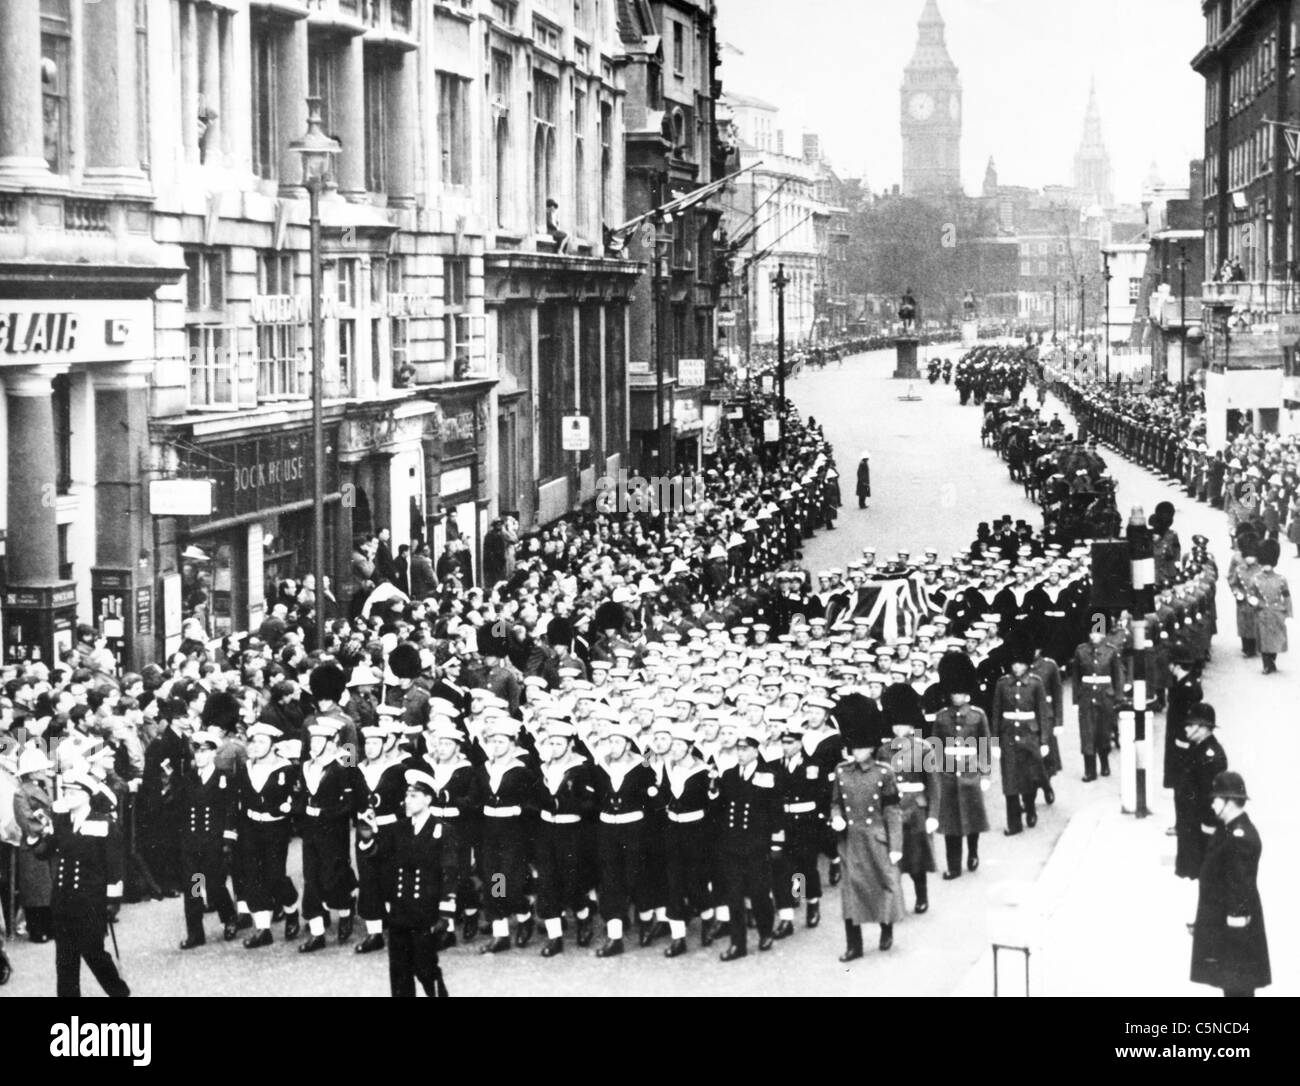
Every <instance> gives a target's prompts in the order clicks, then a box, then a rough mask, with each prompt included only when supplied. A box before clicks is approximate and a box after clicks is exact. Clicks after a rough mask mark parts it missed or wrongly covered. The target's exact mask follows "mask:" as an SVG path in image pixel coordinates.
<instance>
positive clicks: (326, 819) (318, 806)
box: [298, 669, 364, 954]
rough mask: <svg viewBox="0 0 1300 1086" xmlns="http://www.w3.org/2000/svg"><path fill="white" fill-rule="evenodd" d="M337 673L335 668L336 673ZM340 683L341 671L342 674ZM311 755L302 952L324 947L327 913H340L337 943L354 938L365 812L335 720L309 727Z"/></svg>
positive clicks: (305, 804) (305, 779)
mask: <svg viewBox="0 0 1300 1086" xmlns="http://www.w3.org/2000/svg"><path fill="white" fill-rule="evenodd" d="M336 670H337V669H336ZM339 675H340V678H339V681H340V683H341V682H342V673H341V672H340V673H339ZM307 734H308V737H309V739H308V742H309V744H310V746H309V748H308V757H307V758H306V760H305V761H304V762H303V763H302V784H303V789H302V803H301V814H300V818H301V822H300V828H301V832H302V915H303V918H304V919H305V920H306V921H307V927H308V930H309V931H310V932H311V937H310V938H309V939H308V940H307V941H306V942H305V943H303V944H302V946H300V947H299V948H298V952H299V953H300V954H311V953H314V952H315V951H318V950H323V949H324V948H325V921H326V919H327V918H328V915H329V910H331V909H334V910H337V911H338V914H339V931H338V941H339V944H340V945H342V944H343V943H346V942H347V941H348V940H349V939H350V938H351V937H352V891H353V890H355V889H356V886H357V877H356V875H355V874H354V873H353V871H352V863H351V856H350V855H349V853H350V851H351V849H350V848H349V845H350V838H351V829H352V818H353V816H354V815H356V814H357V813H358V812H359V811H360V810H362V809H363V808H362V807H361V806H360V804H361V802H362V801H363V800H364V797H363V796H361V795H359V793H358V792H357V790H356V788H355V781H356V778H355V774H354V771H353V766H352V765H351V764H349V765H344V764H342V762H340V760H339V749H338V743H337V737H338V729H337V726H336V722H335V720H333V719H332V718H330V717H326V716H316V717H314V718H313V719H312V722H311V724H309V725H308V727H307Z"/></svg>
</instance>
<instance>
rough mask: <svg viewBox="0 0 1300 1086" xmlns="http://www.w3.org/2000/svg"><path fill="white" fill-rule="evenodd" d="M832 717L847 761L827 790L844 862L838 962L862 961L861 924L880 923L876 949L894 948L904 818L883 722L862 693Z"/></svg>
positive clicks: (899, 904) (899, 910)
mask: <svg viewBox="0 0 1300 1086" xmlns="http://www.w3.org/2000/svg"><path fill="white" fill-rule="evenodd" d="M836 717H837V719H838V720H839V721H840V728H841V730H842V731H843V733H844V745H845V747H846V748H847V749H848V751H849V759H848V761H845V762H842V763H840V765H839V766H838V767H836V770H835V782H834V784H833V785H832V786H831V828H832V829H834V830H835V832H836V833H838V834H839V835H840V855H841V857H842V858H843V861H844V881H843V884H842V886H841V892H842V894H843V904H844V934H845V941H846V944H847V946H846V949H845V951H844V953H843V954H841V955H840V961H842V962H851V961H856V960H857V959H858V958H861V957H862V953H863V948H862V925H863V924H873V923H874V924H879V925H880V949H881V950H888V949H889V948H890V947H892V946H893V945H894V924H895V922H896V921H899V920H901V919H902V918H903V888H902V886H901V885H900V882H899V873H898V863H899V861H900V860H902V858H903V819H902V814H901V812H900V811H899V807H898V799H899V795H898V783H897V781H896V779H895V777H894V772H893V770H892V769H891V768H890V767H889V765H888V764H886V762H882V761H880V759H879V758H878V757H877V751H883V752H884V754H885V756H886V758H887V757H888V749H887V746H886V745H885V740H886V735H885V725H884V720H883V718H882V716H881V714H880V712H879V710H877V709H876V708H875V707H874V706H872V705H871V704H870V703H868V702H867V701H866V699H865V698H863V697H862V696H861V695H858V694H848V695H845V697H843V698H841V699H840V702H839V705H838V706H837V707H836Z"/></svg>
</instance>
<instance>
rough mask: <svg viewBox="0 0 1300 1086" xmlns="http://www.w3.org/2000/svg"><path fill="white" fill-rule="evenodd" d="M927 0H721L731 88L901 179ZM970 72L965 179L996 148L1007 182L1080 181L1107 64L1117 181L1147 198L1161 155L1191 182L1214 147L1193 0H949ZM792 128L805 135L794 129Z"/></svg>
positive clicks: (1173, 173) (972, 179)
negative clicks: (1091, 100) (903, 93)
mask: <svg viewBox="0 0 1300 1086" xmlns="http://www.w3.org/2000/svg"><path fill="white" fill-rule="evenodd" d="M924 6H925V4H924V0H718V21H719V35H720V37H721V39H722V40H723V41H724V42H727V43H730V44H732V45H734V46H736V47H737V48H738V49H740V50H742V51H743V53H744V55H743V56H737V55H736V54H735V53H733V52H732V51H731V50H728V49H725V48H724V50H723V57H722V60H723V68H722V73H721V75H722V80H723V86H724V88H727V89H731V90H734V91H738V92H741V93H745V94H751V95H754V96H755V97H758V98H763V99H766V100H767V101H769V102H771V103H772V104H773V105H777V106H779V107H781V111H782V120H781V124H782V127H784V128H785V129H786V131H787V136H786V139H787V143H786V149H787V150H788V151H793V152H794V153H796V154H798V153H799V149H800V148H801V146H802V145H801V142H800V137H801V134H802V133H803V132H804V131H817V132H819V133H820V134H821V137H822V143H823V147H824V149H825V152H826V154H827V156H828V157H829V158H830V160H831V162H832V164H833V165H834V166H835V168H836V170H837V172H839V173H841V174H842V175H845V176H854V175H859V176H861V175H863V171H865V176H866V178H867V180H868V181H869V182H870V185H871V187H872V189H873V190H875V191H880V190H882V189H885V188H886V187H888V186H890V185H893V184H895V183H897V182H899V181H900V180H901V172H902V147H901V141H900V136H899V86H900V84H901V82H902V78H903V68H904V67H905V66H906V64H907V62H908V61H909V60H910V59H911V56H912V52H913V50H914V49H915V46H916V38H917V29H916V24H917V20H918V19H919V18H920V15H921V11H922V9H923V7H924ZM939 10H940V12H941V13H942V14H943V17H944V21H945V22H946V23H947V42H948V51H949V53H950V54H951V55H952V58H953V61H954V62H955V63H956V65H957V67H958V69H959V72H960V76H961V83H962V99H963V104H964V113H965V119H964V122H963V125H962V145H961V152H962V179H963V183H964V186H965V189H966V191H967V192H968V193H972V194H973V193H978V192H979V189H980V185H981V184H982V182H983V180H984V168H985V166H986V165H987V163H988V160H989V156H990V155H991V156H993V158H994V159H996V161H997V166H998V177H999V181H1000V182H1001V183H1002V184H1004V185H1027V186H1030V187H1032V188H1041V187H1042V186H1043V185H1048V184H1068V183H1070V182H1071V170H1072V168H1073V162H1074V152H1075V150H1076V149H1077V147H1078V145H1079V141H1080V139H1081V137H1082V135H1083V118H1084V111H1085V107H1086V106H1087V101H1088V83H1089V79H1090V78H1091V77H1092V76H1094V75H1095V76H1096V79H1097V97H1098V101H1099V103H1100V106H1101V122H1102V135H1103V137H1104V138H1105V141H1106V145H1107V148H1108V149H1109V151H1110V156H1111V163H1112V166H1113V168H1114V171H1115V196H1116V199H1117V200H1119V201H1121V202H1123V203H1133V204H1135V203H1137V202H1138V198H1139V195H1140V192H1141V186H1142V182H1143V180H1144V179H1145V178H1146V176H1147V172H1148V170H1149V167H1150V164H1151V162H1152V161H1153V160H1154V161H1155V162H1157V163H1158V165H1159V170H1160V173H1161V175H1162V176H1163V178H1164V179H1165V180H1166V181H1172V182H1182V183H1185V181H1186V176H1187V163H1188V161H1189V160H1190V159H1192V158H1195V157H1199V156H1200V155H1202V154H1203V153H1204V152H1203V139H1204V132H1203V128H1202V124H1201V118H1202V115H1203V112H1204V81H1203V80H1202V79H1201V78H1200V77H1199V76H1198V75H1197V74H1196V73H1195V72H1193V71H1192V69H1191V67H1190V66H1189V63H1188V62H1189V61H1190V60H1191V59H1192V57H1193V56H1194V55H1195V54H1196V51H1197V50H1198V49H1199V48H1200V47H1201V45H1202V44H1203V41H1204V37H1205V30H1204V26H1205V24H1204V20H1203V17H1202V15H1201V13H1200V5H1199V4H1197V3H1195V2H1194V0H1070V2H1066V0H939ZM791 140H793V141H794V142H793V144H792V143H791V142H790V141H791Z"/></svg>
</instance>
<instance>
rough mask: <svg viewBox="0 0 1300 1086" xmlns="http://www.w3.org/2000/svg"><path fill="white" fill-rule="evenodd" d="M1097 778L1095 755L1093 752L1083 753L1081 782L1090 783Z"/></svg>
mask: <svg viewBox="0 0 1300 1086" xmlns="http://www.w3.org/2000/svg"><path fill="white" fill-rule="evenodd" d="M1096 779H1097V756H1096V755H1095V754H1085V755H1084V756H1083V783H1084V784H1091V783H1092V782H1093V781H1095V780H1096Z"/></svg>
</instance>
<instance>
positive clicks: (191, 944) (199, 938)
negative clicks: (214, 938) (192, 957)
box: [181, 932, 207, 950]
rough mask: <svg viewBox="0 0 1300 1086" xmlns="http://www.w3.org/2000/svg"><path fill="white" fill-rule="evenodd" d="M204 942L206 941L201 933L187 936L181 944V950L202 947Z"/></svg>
mask: <svg viewBox="0 0 1300 1086" xmlns="http://www.w3.org/2000/svg"><path fill="white" fill-rule="evenodd" d="M206 942H207V939H205V938H204V936H203V933H202V932H199V934H198V935H187V936H186V937H185V939H184V941H183V942H182V943H181V949H182V950H193V949H194V948H195V947H197V946H203V944H204V943H206Z"/></svg>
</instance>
